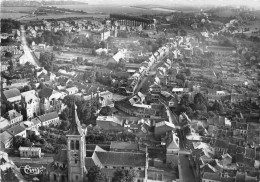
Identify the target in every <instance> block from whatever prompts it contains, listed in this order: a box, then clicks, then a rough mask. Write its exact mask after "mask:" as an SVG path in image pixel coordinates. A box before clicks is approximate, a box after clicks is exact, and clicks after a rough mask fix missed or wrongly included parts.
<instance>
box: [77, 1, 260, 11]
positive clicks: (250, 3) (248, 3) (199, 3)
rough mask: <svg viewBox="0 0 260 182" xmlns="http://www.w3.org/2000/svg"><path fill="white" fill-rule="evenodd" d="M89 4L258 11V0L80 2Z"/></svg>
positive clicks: (259, 6)
mask: <svg viewBox="0 0 260 182" xmlns="http://www.w3.org/2000/svg"><path fill="white" fill-rule="evenodd" d="M81 1H84V2H87V3H89V4H121V5H124V4H125V5H129V4H136V5H138V4H139V5H140V4H153V5H162V6H168V7H170V6H174V5H178V4H180V5H187V6H205V5H216V6H219V5H235V6H239V5H246V6H249V7H254V8H256V9H260V0H81Z"/></svg>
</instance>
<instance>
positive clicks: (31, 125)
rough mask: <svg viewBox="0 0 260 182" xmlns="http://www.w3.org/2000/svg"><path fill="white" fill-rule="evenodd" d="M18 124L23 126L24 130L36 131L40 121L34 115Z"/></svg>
mask: <svg viewBox="0 0 260 182" xmlns="http://www.w3.org/2000/svg"><path fill="white" fill-rule="evenodd" d="M20 125H21V126H23V127H24V128H25V129H26V130H29V131H38V129H39V127H40V126H41V121H40V120H39V118H37V117H36V118H33V119H32V120H31V121H24V122H22V123H21V124H20Z"/></svg>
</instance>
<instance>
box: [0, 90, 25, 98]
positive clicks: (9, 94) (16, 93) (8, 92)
mask: <svg viewBox="0 0 260 182" xmlns="http://www.w3.org/2000/svg"><path fill="white" fill-rule="evenodd" d="M3 94H4V96H5V98H6V99H9V98H12V97H16V96H20V95H21V93H20V91H19V90H18V89H17V88H13V89H10V90H5V91H3Z"/></svg>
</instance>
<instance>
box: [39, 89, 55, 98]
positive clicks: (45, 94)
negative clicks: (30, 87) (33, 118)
mask: <svg viewBox="0 0 260 182" xmlns="http://www.w3.org/2000/svg"><path fill="white" fill-rule="evenodd" d="M52 92H53V89H51V88H48V87H45V88H43V89H41V90H40V91H39V93H38V95H39V98H49V97H50V96H51V95H52Z"/></svg>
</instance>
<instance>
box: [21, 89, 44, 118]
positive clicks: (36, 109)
mask: <svg viewBox="0 0 260 182" xmlns="http://www.w3.org/2000/svg"><path fill="white" fill-rule="evenodd" d="M21 95H22V99H21V103H22V106H23V108H24V109H25V110H26V115H27V118H33V117H35V116H36V115H38V114H40V99H39V98H38V97H37V96H36V91H35V90H30V91H27V92H22V93H21Z"/></svg>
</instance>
